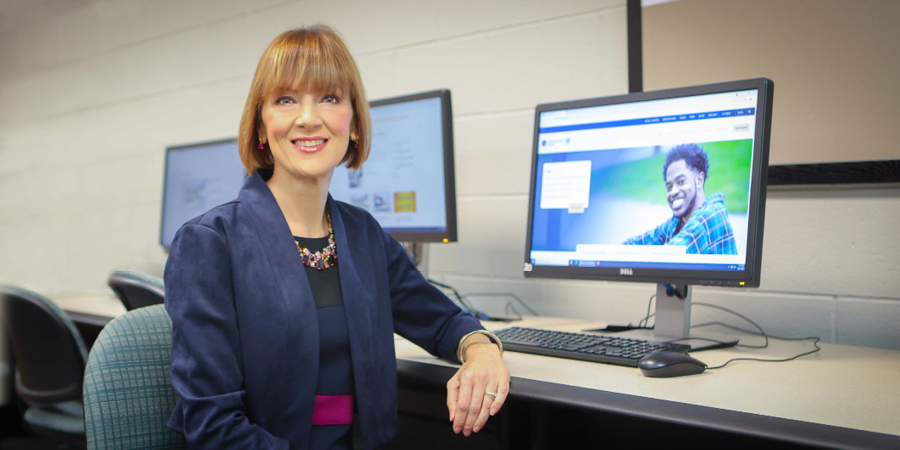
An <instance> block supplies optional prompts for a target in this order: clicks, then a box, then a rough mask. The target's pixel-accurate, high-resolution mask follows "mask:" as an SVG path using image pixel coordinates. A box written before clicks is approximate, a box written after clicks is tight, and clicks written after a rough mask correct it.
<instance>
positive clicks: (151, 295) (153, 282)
mask: <svg viewBox="0 0 900 450" xmlns="http://www.w3.org/2000/svg"><path fill="white" fill-rule="evenodd" d="M107 284H109V287H110V288H112V290H113V292H115V293H116V296H117V297H119V300H121V301H122V304H123V305H125V309H126V310H128V311H131V310H134V309H138V308H143V307H145V306H150V305H158V304H161V303H163V300H164V299H165V297H166V288H165V285H164V284H163V280H162V279H160V278H158V277H154V276H153V275H147V274H143V273H137V272H128V271H115V272H113V273H111V274H109V279H108V280H107Z"/></svg>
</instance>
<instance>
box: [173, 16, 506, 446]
mask: <svg viewBox="0 0 900 450" xmlns="http://www.w3.org/2000/svg"><path fill="white" fill-rule="evenodd" d="M370 141H371V122H370V119H369V112H368V104H367V102H366V99H365V94H364V90H363V87H362V82H361V79H360V76H359V72H358V70H357V68H356V64H355V63H354V61H353V59H352V57H351V56H350V53H349V52H348V50H347V48H346V47H345V45H344V44H343V43H342V42H341V40H340V38H339V37H338V36H337V34H336V33H335V32H334V31H333V30H331V29H330V28H328V27H326V26H321V25H320V26H314V27H311V28H306V29H297V30H291V31H288V32H286V33H283V34H282V35H280V36H278V37H277V38H276V39H275V40H274V41H273V42H272V43H271V44H270V45H269V47H268V48H267V49H266V51H265V53H263V56H262V58H261V59H260V62H259V66H258V67H257V70H256V75H255V76H254V79H253V83H252V86H251V88H250V95H249V96H248V97H247V103H246V106H245V108H244V114H243V117H242V119H241V128H240V135H239V138H238V144H239V147H240V154H241V158H242V160H243V162H244V165H245V166H246V168H247V172H248V173H249V174H251V176H250V178H248V180H247V182H246V183H245V185H244V187H243V188H242V189H241V192H240V194H239V196H238V198H237V199H236V200H234V201H232V202H230V203H226V204H224V205H221V206H218V207H216V208H213V209H212V210H210V211H209V212H207V213H205V214H203V215H201V216H200V217H197V218H195V219H193V220H191V221H189V222H187V223H186V224H185V225H184V226H183V227H182V228H181V229H180V230H179V231H178V233H177V234H176V236H175V239H174V241H173V243H172V247H171V250H170V253H169V260H168V262H167V265H166V274H165V278H166V309H167V311H168V312H169V315H170V316H171V317H172V322H173V332H172V363H171V374H172V384H173V386H174V387H175V390H176V392H177V393H178V394H179V396H180V400H179V402H178V405H177V406H176V408H175V411H174V412H173V414H172V417H171V419H170V420H169V423H168V425H169V427H170V428H172V429H173V430H175V431H177V432H179V433H183V434H184V436H185V438H186V439H187V441H188V443H189V444H190V445H191V447H192V448H253V449H255V448H260V449H262V448H266V449H269V448H271V449H288V448H294V449H298V448H351V446H352V440H351V434H350V429H351V422H352V421H353V415H354V412H357V413H358V419H359V426H360V430H361V434H362V440H363V445H364V446H365V448H375V447H378V446H380V445H382V444H384V443H386V442H388V441H389V440H390V439H391V438H392V437H393V436H394V435H395V434H396V433H397V388H396V383H397V380H396V376H397V374H396V361H395V355H394V340H393V333H394V332H397V333H399V334H400V335H402V336H404V337H406V338H407V339H409V340H411V341H412V342H415V343H416V344H418V345H420V346H421V347H423V348H424V349H426V350H427V351H429V352H430V353H431V354H434V355H438V356H441V357H444V358H446V359H449V360H453V361H456V360H458V359H461V360H463V361H462V362H464V363H463V364H462V366H461V367H460V369H459V371H458V372H457V373H456V374H455V375H454V376H453V378H451V380H450V381H449V382H448V383H447V390H448V394H447V406H448V409H449V412H450V421H451V422H452V423H453V425H452V426H453V429H454V431H455V432H456V433H460V432H462V433H464V434H465V435H466V436H468V435H469V434H470V433H472V432H478V431H479V430H480V429H481V428H482V427H483V426H484V423H485V421H486V420H487V418H488V417H489V416H491V415H493V414H495V413H496V412H497V411H498V410H499V409H500V407H501V406H502V405H503V402H504V401H505V399H506V394H507V392H508V390H509V372H508V370H507V369H506V366H505V365H504V364H503V362H502V360H501V358H500V357H501V353H502V350H501V349H500V348H499V346H498V345H497V344H495V343H494V342H493V341H492V339H493V340H496V337H493V335H491V334H490V333H487V332H485V331H483V329H482V327H481V326H480V324H479V323H478V321H477V320H476V319H475V318H474V317H472V316H471V315H469V314H467V313H463V312H462V311H461V310H460V309H459V308H457V307H456V306H455V305H454V304H453V303H452V302H451V301H450V300H449V299H447V297H446V296H444V295H443V294H442V293H440V291H438V290H437V289H436V288H434V287H433V286H431V285H430V284H429V283H428V282H427V281H426V280H425V279H424V278H423V277H422V274H421V273H419V271H418V270H417V269H416V267H415V266H414V264H413V263H412V262H411V261H410V259H409V258H408V257H407V256H406V254H405V252H404V250H403V247H402V246H401V245H400V244H399V243H398V242H397V241H396V240H394V239H393V238H392V237H390V236H389V235H388V234H387V233H385V232H384V231H383V230H382V229H381V227H379V225H378V223H377V222H376V221H375V219H373V218H372V216H371V215H369V214H368V213H367V212H365V211H363V210H361V209H359V208H356V207H353V206H350V205H347V204H344V203H340V202H337V201H334V200H333V199H331V197H330V196H329V195H328V186H329V184H330V182H331V177H332V174H333V172H334V169H335V167H337V166H338V165H339V164H341V163H345V164H347V166H348V167H350V168H359V167H360V166H361V165H362V163H363V162H364V161H365V159H366V157H367V156H368V152H369V147H370V143H371V142H370ZM304 266H306V267H304Z"/></svg>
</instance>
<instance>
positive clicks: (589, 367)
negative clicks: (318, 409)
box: [52, 293, 900, 436]
mask: <svg viewBox="0 0 900 450" xmlns="http://www.w3.org/2000/svg"><path fill="white" fill-rule="evenodd" d="M52 300H53V301H54V302H55V303H56V304H57V305H59V306H60V307H61V308H63V309H65V310H68V311H76V312H84V313H89V314H95V315H101V316H110V317H116V316H119V315H121V314H124V313H125V308H124V307H123V306H122V303H121V302H120V301H119V300H118V299H117V298H116V297H115V296H114V295H113V294H112V293H110V294H109V295H98V294H94V295H72V296H60V297H55V298H53V299H52ZM605 325H606V324H603V323H598V322H585V321H580V320H574V319H563V318H550V317H526V318H525V319H524V320H523V321H521V322H514V323H512V324H505V323H493V322H488V323H485V328H487V329H489V330H497V329H501V328H506V327H509V326H524V327H537V328H546V329H553V330H562V331H581V330H583V329H586V328H599V327H604V326H605ZM628 333H630V334H621V333H620V334H619V335H623V336H630V337H637V338H643V339H651V340H652V339H653V338H652V336H651V335H641V333H642V332H628ZM698 334H699V333H698ZM701 335H708V334H701ZM395 341H396V342H395V345H396V352H397V358H398V359H403V360H408V361H412V362H420V363H427V364H434V365H441V366H451V367H454V365H453V364H451V363H449V362H447V361H444V360H441V359H438V358H435V357H433V356H431V355H429V354H428V353H427V352H425V351H424V350H422V349H421V348H419V347H418V346H416V345H415V344H413V343H411V342H409V341H406V340H404V339H402V338H400V337H399V336H395ZM741 342H742V343H760V342H761V338H759V337H747V336H742V341H741ZM819 345H820V346H821V347H822V350H821V351H820V352H818V353H814V354H812V355H807V356H804V357H801V358H799V359H796V360H794V361H789V362H778V363H774V362H757V361H735V362H733V363H731V364H729V365H728V366H726V367H724V368H721V369H716V370H709V371H706V372H704V373H702V374H700V375H693V376H687V377H678V378H647V377H644V376H643V375H641V372H640V371H639V370H638V369H635V368H632V367H623V366H616V365H610V364H596V363H588V362H584V361H577V360H568V359H561V358H552V357H548V356H540V355H529V354H524V353H517V352H506V353H505V354H504V356H503V359H504V361H505V362H506V364H507V367H509V370H510V374H511V375H512V376H513V377H516V378H523V379H530V380H535V381H543V382H549V383H555V384H562V385H568V386H575V387H581V388H588V389H596V390H601V391H607V392H613V393H618V394H626V395H634V396H638V397H647V398H653V399H658V400H667V401H673V402H679V403H687V404H692V405H698V406H706V407H713V408H719V409H724V410H730V411H737V412H743V413H751V414H759V415H764V416H771V417H778V418H784V419H792V420H799V421H803V422H811V423H816V424H822V425H830V426H836V427H844V428H852V429H857V430H863V431H871V432H876V433H884V434H889V435H897V436H900V401H898V399H900V351H897V350H886V349H877V348H870V347H853V346H846V345H836V344H819ZM813 348H814V347H813V345H812V343H811V342H810V341H806V342H784V341H777V340H770V344H769V348H766V349H746V348H729V349H720V350H712V351H707V352H696V353H693V354H692V356H694V357H696V358H697V359H700V360H701V361H703V362H705V363H706V364H708V365H710V366H716V365H719V364H722V363H724V362H725V361H727V360H728V359H731V358H736V357H759V358H785V357H790V356H793V355H796V354H798V353H801V352H805V351H809V350H812V349H813Z"/></svg>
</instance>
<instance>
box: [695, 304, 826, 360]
mask: <svg viewBox="0 0 900 450" xmlns="http://www.w3.org/2000/svg"><path fill="white" fill-rule="evenodd" d="M692 305H699V306H705V307H707V308H714V309H718V310H722V311H725V312H727V313H730V314H734V315H736V316H738V317H740V318H741V319H744V320H746V321H747V322H749V323H750V324H751V325H753V326H754V327H756V329H758V330H759V332H756V331H753V330H746V329H743V328H740V327H735V326H733V325H728V324H726V323H722V322H707V323H702V324H698V325H694V326H692V327H691V328H699V327H701V326H704V327H705V326H709V325H721V326H724V327H726V328H731V329H733V330H738V331H742V332H744V333H747V334H754V335H757V336H762V337H764V338H765V339H766V343H765V345H762V346H751V345H741V347H748V348H766V347H768V346H769V338H772V339H778V340H781V341H807V340H810V339H812V340H813V346H815V347H816V348H815V350H810V351H808V352H803V353H800V354H799V355H794V356H792V357H790V358H782V359H762V358H731V359H729V360H728V361H725V362H724V363H723V364H720V365H718V366H713V367H707V368H706V370H712V369H721V368H723V367H725V366H727V365H728V364H730V363H732V362H734V361H760V362H787V361H793V360H795V359H797V358H799V357H801V356H806V355H811V354H813V353H816V352H818V351H819V350H822V347H819V341H821V340H822V339H821V338H820V337H818V336H810V337H802V338H785V337H779V336H773V335H770V334H767V333H766V332H765V330H763V329H762V327H761V326H759V325H758V324H757V323H756V322H754V321H752V320H750V319H749V318H748V317H747V316H745V315H743V314H741V313H739V312H737V311H733V310H730V309H728V308H724V307H722V306H719V305H713V304H711V303H702V302H694V303H693V304H692ZM694 339H703V340H708V341H714V342H721V341H715V339H706V338H694Z"/></svg>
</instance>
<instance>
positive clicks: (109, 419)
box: [84, 305, 186, 450]
mask: <svg viewBox="0 0 900 450" xmlns="http://www.w3.org/2000/svg"><path fill="white" fill-rule="evenodd" d="M171 353H172V321H171V319H169V315H168V314H167V313H166V310H165V307H164V306H163V305H153V306H148V307H146V308H141V309H137V310H134V311H131V312H128V313H126V314H124V315H122V316H119V317H118V318H116V319H115V320H113V321H112V322H110V323H109V325H107V326H106V327H105V328H104V329H103V331H102V332H100V336H99V337H98V338H97V341H96V342H95V343H94V346H93V347H92V348H91V356H90V357H89V358H88V364H87V369H86V370H85V373H84V418H85V420H84V424H85V434H86V435H87V443H88V449H91V450H100V449H104V450H107V449H115V450H126V449H151V450H153V449H181V448H186V444H185V441H184V437H183V436H181V435H180V434H178V433H175V432H174V431H171V430H169V429H168V428H167V427H166V422H167V421H168V420H169V416H171V415H172V411H173V410H174V409H175V404H176V403H177V402H178V395H177V394H175V390H174V389H172V381H171V378H169V358H170V357H171Z"/></svg>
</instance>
